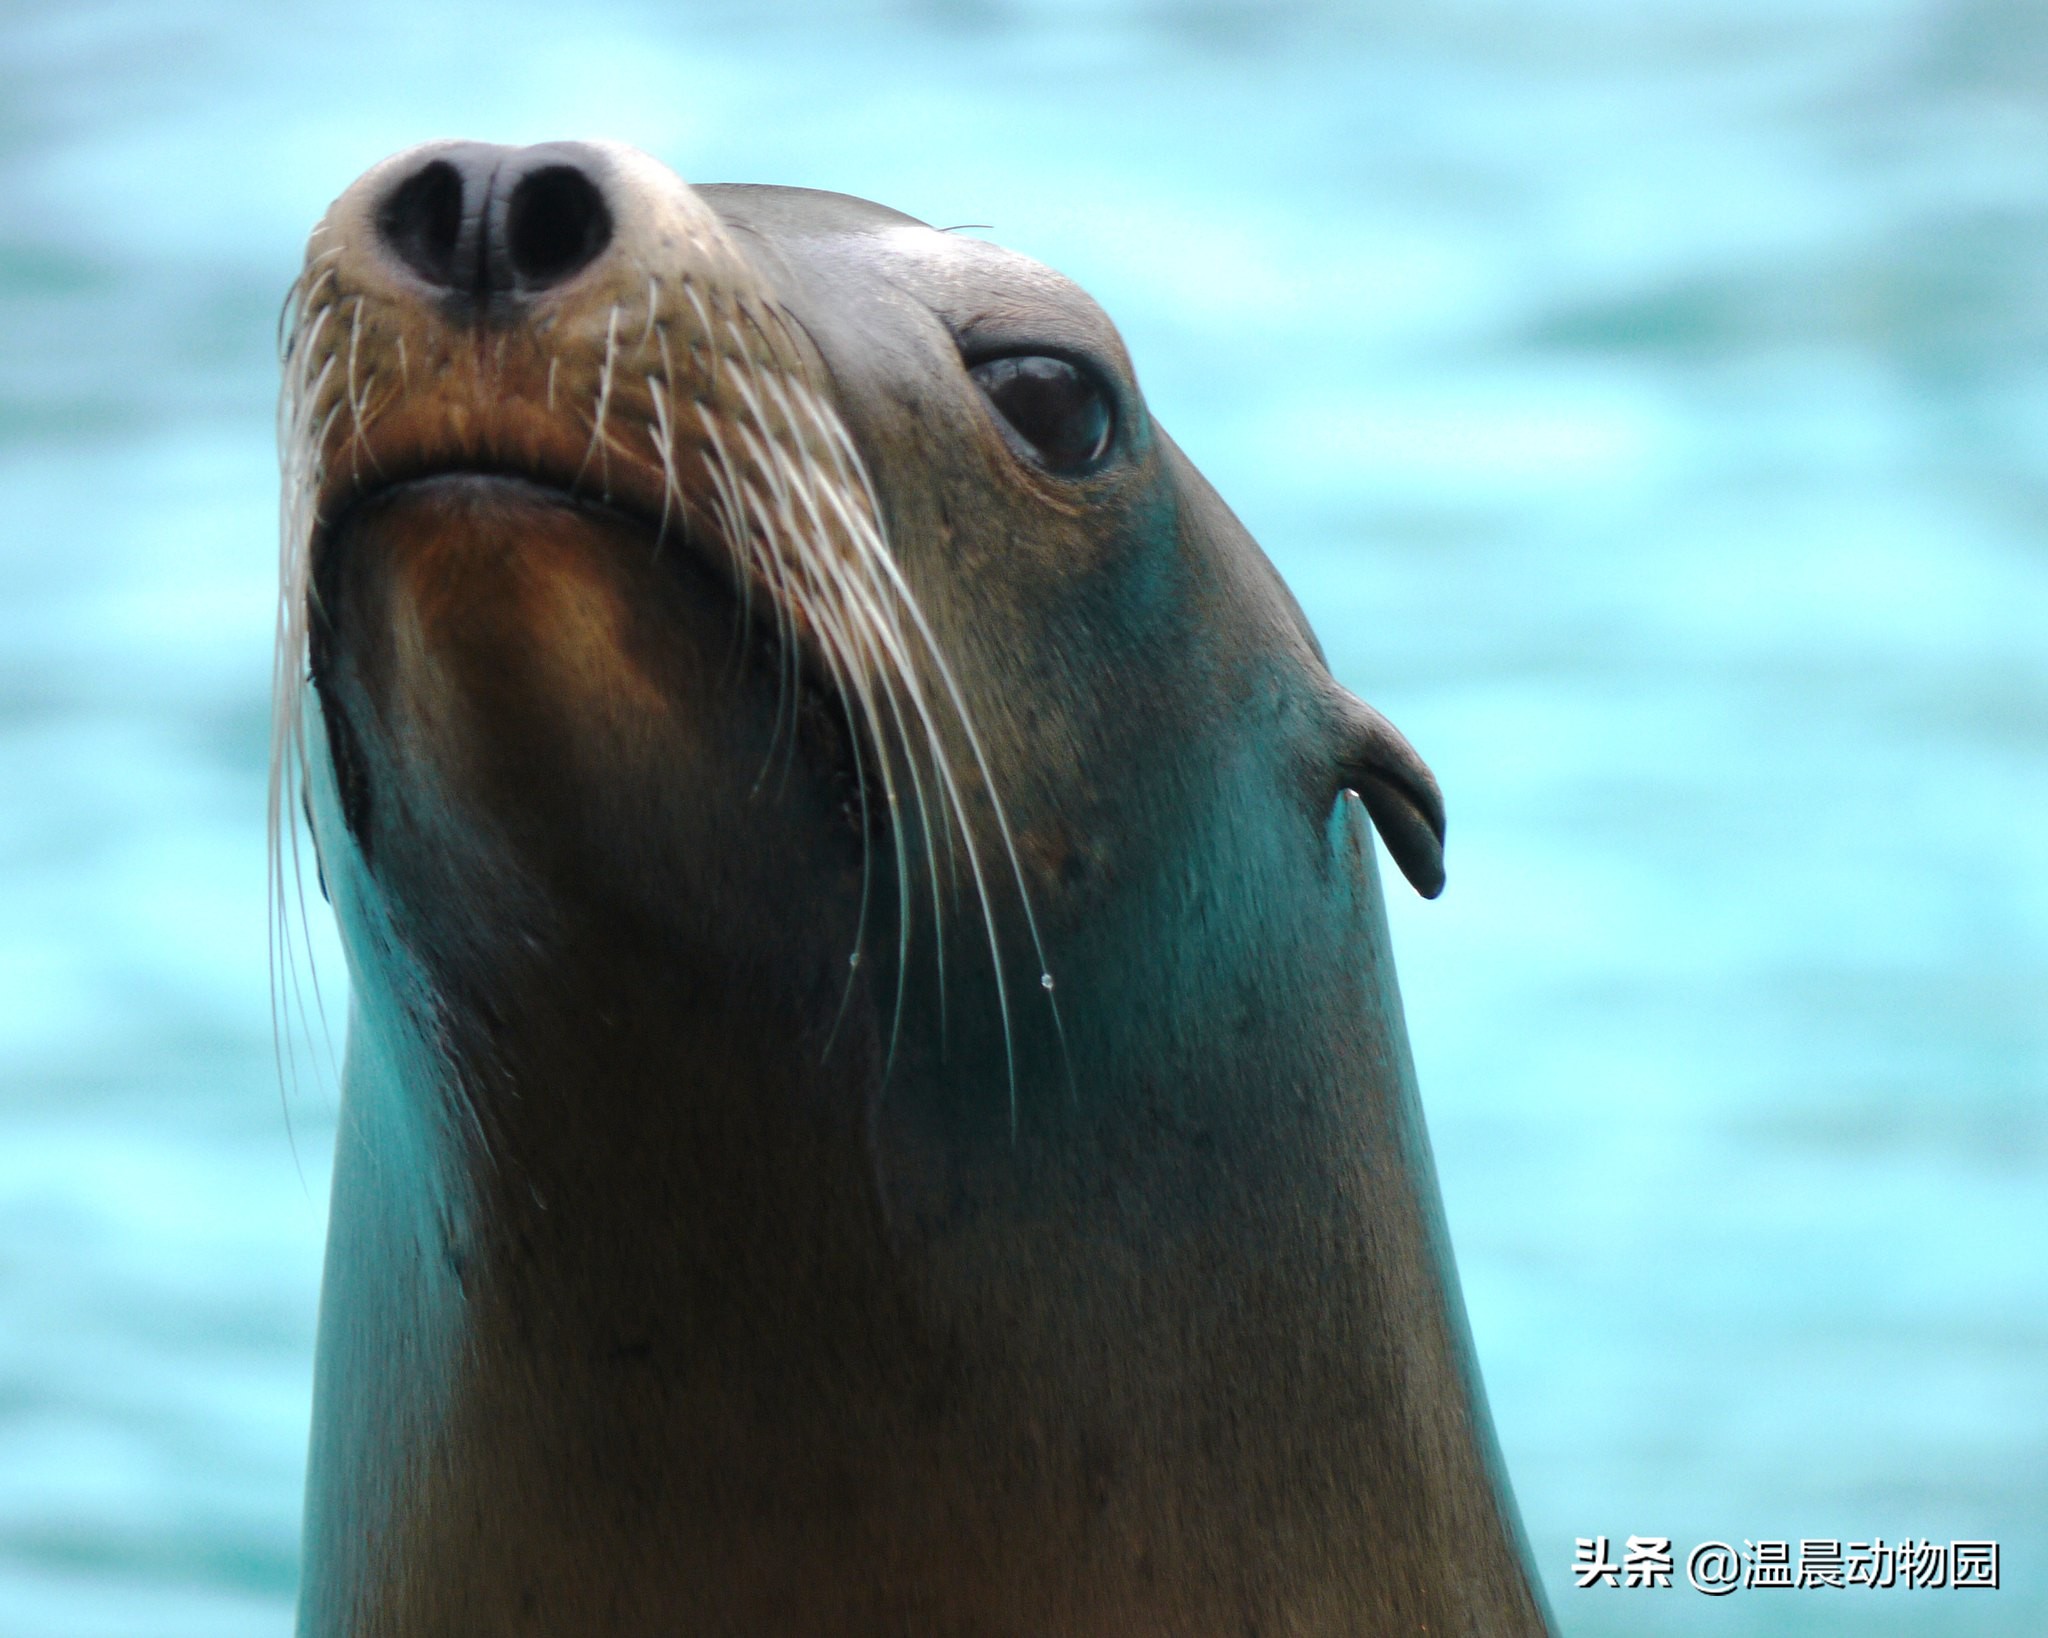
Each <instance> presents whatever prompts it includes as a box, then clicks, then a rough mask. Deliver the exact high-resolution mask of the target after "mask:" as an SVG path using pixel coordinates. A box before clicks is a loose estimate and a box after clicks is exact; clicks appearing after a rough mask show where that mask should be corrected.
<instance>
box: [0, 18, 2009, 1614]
mask: <svg viewBox="0 0 2048 1638" xmlns="http://www.w3.org/2000/svg"><path fill="white" fill-rule="evenodd" d="M1418 11H1419V12H1426V15H1414V14H1413V13H1415V12H1418ZM564 17H565V14H564V13H562V12H561V11H560V10H559V9H558V8H555V7H550V6H542V5H540V4H537V3H534V0H507V3H501V4H498V5H494V6H491V7H489V8H484V7H470V6H461V5H453V4H442V5H432V6H428V5H420V4H399V3H396V0H355V3H353V4H352V5H350V6H349V7H346V8H330V9H329V11H328V12H326V13H325V14H322V15H317V16H308V15H296V14H293V13H291V12H290V11H288V10H287V9H286V8H282V7H278V6H272V5H264V4H259V3H257V0H213V3H210V4H208V3H198V0H194V3H188V4H180V5H176V6H144V5H142V4H140V3H127V4H117V3H101V0H74V3H71V4H69V5H67V6H66V7H64V8H63V9H62V10H61V11H58V10H52V9H48V8H44V7H40V6H35V5H32V4H28V3H26V0H14V3H12V4H7V5H0V518H4V519H5V520H6V523H5V526H4V528H0V770H4V778H0V905H4V906H5V910H4V913H0V980H4V982H0V1123H4V1124H0V1131H4V1133H5V1141H4V1143H0V1638H116V1635H130V1634H132V1635H136V1638H145V1635H146V1638H182V1635H187V1634H190V1635H194V1638H197V1635H201V1634H204V1635H207V1638H223V1635H239V1634H243V1633H248V1634H257V1633H262V1634H281V1633H283V1632H285V1631H287V1630H289V1627H290V1602H291V1596H292V1589H293V1583H294V1578H295V1574H296V1545H295V1542H296V1532H297V1518H296V1512H297V1505H298V1487H299V1483H300V1475H301V1470H302V1464H303V1443H304V1434H305V1428H304V1423H305V1415H306V1403H307V1393H308V1387H309V1375H310V1343H311V1331H312V1323H313V1312H314V1300H315V1287H316V1283H317V1276H318V1259H319V1246H320V1239H321V1233H322V1213H323V1205H322V1202H323V1201H324V1193H325V1175H326V1156H327V1151H328V1148H329V1145H330V1143H331V1137H332V1125H333V1107H332V1091H331V1083H330V1082H329V1081H327V1080H324V1079H323V1078H322V1077H321V1076H320V1075H319V1074H317V1073H314V1072H313V1071H314V1070H315V1069H317V1062H316V1061H315V1059H312V1058H309V1059H307V1060H306V1063H305V1068H306V1070H307V1073H305V1074H303V1075H301V1076H300V1077H299V1078H298V1079H297V1081H296V1082H295V1083H294V1085H293V1086H292V1087H291V1088H290V1089H289V1090H288V1091H287V1093H286V1095H285V1097H284V1099H283V1100H282V1103H281V1100H280V1093H279V1077H278V1074H277V1071H276V1068H275V1065H274V1061H273V1048H272V1039H271V1032H270V1021H269V1020H270V1013H269V1001H268V990H267V978H266V969H265V953H264V933H263V927H264V913H263V885H262V884H263V864H262V849H263V842H262V834H261V830H262V826H261V817H260V815H261V808H262V798H261V790H262V783H263V759H264V755H265V739H264V726H263V714H264V709H265V703H264V694H265V688H266V685H267V666H268V638H269V630H270V618H271V596H272V590H271V584H272V581H271V576H272V560H273V551H274V538H273V537H274V523H273V518H274V508H275V495H274V490H275V478H274V468H273V457H272V449H271V401H272V395H273V384H274V375H275V364H274V359H273V356H272V351H271V345H272V337H273V324H274V320H275V316H276V304H277V302H278V300H279V298H280V297H281V295H282V292H283V289H284V286H285V284H286V282H287V281H288V279H289V278H290V276H291V274H292V272H293V270H294V267H295V264H296V259H297V256H298V253H299V246H300V244H301V243H302V240H303V235H304V233H305V231H306V229H307V228H308V227H309V226H310V224H311V223H312V222H313V220H314V219H315V218H316V216H317V215H318V213H319V212H320V210H321V209H322V208H323V207H324V205H325V203H326V201H327V199H328V198H329V197H330V196H331V195H332V194H333V193H335V192H336V191H338V190H339V189H340V188H341V187H342V186H343V185H344V184H345V183H346V182H347V181H349V180H350V179H351V178H352V177H353V176H355V175H356V174H357V172H358V171H360V170H361V169H362V168H363V167H364V166H366V165H367V164H368V163H370V162H371V161H373V160H374V159H376V158H378V157H380V156H381V155H382V154H383V153H385V152H387V151H389V150H391V149H393V148H396V147H399V146H401V145H403V144H405V143H408V142H412V141H416V140H421V139H424V138H427V137H433V136H443V135H475V136H483V137H489V138H492V139H495V140H502V141H525V140H538V139H542V138H546V137H550V136H565V135H609V136H617V137H621V138H624V139H627V140H630V141H634V142H637V143H639V144H641V145H642V146H645V147H648V148H651V149H653V150H654V151H656V152H658V153H659V154H661V155H662V156H663V157H664V158H666V159H668V160H669V161H670V162H672V163H674V164H675V165H676V166H677V167H678V168H679V169H681V170H682V171H683V172H684V173H685V174H686V175H689V176H693V177H697V178H701V179H705V180H749V181H777V182H789V183H801V184H806V185H810V186H818V187H830V188H840V189H844V190H846V191H849V192H854V193H859V194H863V195H866V196H869V197H873V198H876V199H880V200H882V201H884V202H886V203H889V204H892V205H895V206H897V207H899V208H901V209H904V210H907V211H910V212H912V213H913V214H915V215H918V216H921V217H924V218H925V219H927V220H930V221H934V222H939V223H954V222H984V221H986V222H993V223H994V224H995V226H994V229H993V231H992V233H991V235H990V236H991V237H994V238H997V239H999V240H1001V241H1002V242H1004V243H1007V244H1010V245H1012V246H1014V247H1016V248H1018V249H1021V250H1025V251H1027V252H1029V253H1031V254H1034V255H1037V256H1040V257H1041V258H1043V259H1044V260H1046V261H1049V262H1051V263H1053V264H1054V265H1055V266H1058V267H1061V268H1062V269H1064V270H1065V271H1067V272H1069V273H1071V274H1073V275H1074V276H1075V277H1076V278H1078V279H1079V280H1080V281H1081V282H1082V283H1083V284H1084V285H1086V286H1087V287H1088V288H1089V289H1091V290H1092V291H1093V292H1094V293H1095V294H1096V295H1097V296H1099V297H1100V298H1101V300H1102V301H1103V303H1104V305H1105V306H1106V307H1107V308H1108V309H1109V310H1110V311H1111V312H1112V313H1113V314H1115V315H1116V316H1117V318H1118V319H1119V321H1120V322H1121V323H1122V325H1123V327H1124V330H1125V332H1126V335H1127V337H1128V339H1129V341H1130V343H1131V347H1132V351H1133V354H1134V356H1135V357H1136V360H1137V363H1138V367H1139V370H1140V372H1141V375H1142V377H1143V379H1144V381H1145V383H1146V386H1147V390H1148V392H1149V394H1150V396H1151V398H1152V401H1153V404H1154V407H1155V409H1156V410H1157V412H1158V414H1159V417H1160V419H1161V420H1162V421H1163V422H1165V423H1166V424H1167V425H1168V426H1170V427H1171V428H1172V430H1173V432H1174V434H1175V436H1176V437H1177V438H1178V439H1179V441H1180V442H1181V443H1182V444H1183V445H1184V446H1186V447H1187V449H1188V450H1189V452H1190V453H1191V454H1192V455H1193V457H1194V458H1195V460H1196V461H1197V463H1198V464H1199V465H1201V466H1202V467H1203V469H1204V470H1205V471H1206V472H1207V473H1208V475H1209V476H1210V478H1211V479H1212V480H1213V481H1214V482H1215V483H1216V485H1217V487H1218V488H1219V489H1220V490H1221V491H1222V492H1223V493H1224V494H1225V495H1226V496H1228V497H1229V498H1230V499H1231V501H1232V503H1233V504H1234V505H1235V506H1236V507H1237V508H1238V509H1239V511H1240V512H1241V513H1242V515H1243V516H1244V517H1245V518H1246V520H1247V522H1248V523H1249V524H1250V525H1251V526H1252V528H1253V530H1254V532H1255V533H1256V534H1258V535H1259V537H1260V538H1261V539H1262V540H1263V541H1264V543H1265V544H1266V546H1267V548H1268V549H1269V550H1270V551H1271V552H1272V553H1273V555H1274V556H1275V558H1276V559H1277V560H1278V561H1279V562H1280V564H1281V567H1282V568H1283V570H1284V571H1285V572H1286V573H1287V574H1288V576H1289V578H1290V580H1291V581H1292V582H1293V584H1294V585H1295V587H1296V589H1297V590H1298V591H1299V593H1300V595H1301V597H1302V600H1303V602H1304V604H1305V605H1306V606H1307V608H1308V610H1309V612H1310V615H1311V617H1312V618H1313V619H1314V621H1315V623H1316V626H1317V628H1318V630H1319V631H1320V632H1321V633H1322V635H1323V637H1324V639H1325V642H1326V644H1327V645H1328V647H1329V649H1330V651H1331V655H1332V659H1333V662H1334V663H1335V664H1336V666H1337V668H1338V670H1339V671H1340V672H1341V673H1342V674H1343V675H1344V676H1345V678H1346V680H1347V681H1349V682H1350V683H1351V684H1353V685H1354V686H1355V687H1357V688H1358V689H1359V690H1360V691H1361V692H1363V693H1365V694H1367V695H1368V696H1369V697H1371V698H1372V699H1373V700H1375V702H1377V703H1378V704H1380V705H1381V706H1383V707H1384V708H1385V709H1386V710H1387V711H1388V712H1389V714H1390V715H1392V716H1393V717H1394V718H1395V720H1396V721H1398V722H1400V723H1401V724H1402V725H1403V727H1404V728H1406V729H1407V730H1408V732H1409V734H1410V735H1411V737H1412V738H1413V739H1414V740H1415V741H1416V743H1417V744H1418V745H1419V746H1420V747H1421V748H1422V750H1423V751H1424V753H1425V755H1427V756H1428V757H1429V758H1430V760H1431V762H1432V763H1433V764H1434V766H1435V768H1436V770H1437V772H1438V774H1439V776H1440V777H1441V779H1442V781H1443V784H1444V786H1445V789H1446V792H1447V794H1448V797H1449V802H1450V811H1451V824H1452V831H1451V852H1450V868H1451V887H1450V892H1449V894H1448V896H1447V897H1446V898H1445V899H1444V900H1443V901H1442V902H1441V903H1439V904H1435V905H1422V904H1419V903H1415V902H1413V901H1410V900H1408V899H1406V898H1400V899H1397V900H1396V902H1395V905H1394V914H1395V918H1396V927H1395V937H1396V940H1397V943H1398V944H1399V946H1400V949H1401V952H1402V976H1403V982H1404V988H1405V991H1406V994H1407V997H1408V1004H1409V1011H1410V1022H1411V1029H1412V1033H1413V1035H1414V1038H1415V1047H1416V1054H1417V1058H1418V1061H1419V1064H1420V1068H1421V1073H1422V1082H1423V1088H1424V1094H1425V1099H1426V1102H1427V1104H1428V1107H1429V1110H1430V1114H1431V1120H1432V1125H1433V1130H1434V1134H1435V1139H1436V1145H1437V1149H1438V1155H1439V1160H1440V1164H1441V1166H1442V1169H1443V1174H1444V1181H1445V1187H1446V1194H1447V1197H1448V1204H1449V1210H1450V1215H1451V1220H1452V1225H1453V1230H1454V1233H1455V1236H1456V1239H1457V1241H1458V1245H1459V1250H1460V1256H1461V1263H1462V1269H1463V1275H1464V1280H1465V1287H1466V1291H1467V1295H1468V1298H1469V1300H1470V1303H1471V1308H1472V1315H1473V1323H1474V1329H1475V1332H1476V1334H1477V1337H1478V1341H1479V1346H1480V1351H1481V1354H1482V1357H1483V1361H1484V1365H1485V1368H1486V1372H1487V1376H1488V1380H1489V1384H1490V1387H1491V1391H1492V1397H1493V1402H1494V1408H1495V1414H1496V1417H1497V1420H1498V1422H1499V1424H1500V1427H1501V1431H1502V1435H1503V1440H1504V1443H1505V1446H1506V1449H1507V1452H1508V1458H1509V1465H1510V1467H1511V1469H1512V1470H1513V1472H1514V1475H1515V1480H1516V1484H1517V1488H1518V1491H1519V1493H1520V1496H1521V1499H1522V1503H1523V1508H1524V1512H1525V1514H1526V1517H1527V1521H1528V1524H1529V1527H1530V1532H1531V1536H1532V1539H1533V1542H1534V1544H1535V1548H1536V1551H1537V1554H1538V1557H1539V1559H1540V1560H1541V1566H1542V1569H1543V1571H1544V1573H1545V1575H1546V1577H1548V1578H1549V1580H1550V1582H1551V1585H1552V1590H1553V1598H1554V1599H1555V1601H1556V1603H1557V1605H1558V1610H1559V1614H1560V1616H1561V1618H1562V1620H1563V1624H1564V1627H1565V1629H1566V1631H1568V1632H1570V1633H1573V1634H1579V1635H1586V1638H1593V1635H1602V1634H1617V1635H1618V1634H1623V1633H1638V1632H1641V1631H1643V1630H1656V1631H1661V1632H1674V1633H1676V1632H1700V1633H1709V1632H1711V1633H1714V1634H1738V1633H1763V1632H1769V1633H1773V1634H1816V1635H1817V1634H1849V1633H1855V1634H1891V1633H1896V1634H1909V1633H1911V1634H1921V1633H1928V1632H1934V1631H1939V1632H1942V1633H1947V1634H1973V1635H1990V1634H2014V1635H2017V1634H2021V1633H2026V1634H2034V1633H2038V1632H2041V1631H2043V1630H2048V1574H2044V1571H2043V1569H2042V1562H2043V1550H2044V1548H2048V1477H2044V1475H2048V1302H2044V1299H2048V1232H2044V1225H2048V1103H2044V1099H2043V1095H2042V1094H2043V1090H2044V1083H2048V1007H2044V1006H2043V999H2044V995H2048V824H2044V823H2043V822H2042V818H2041V816H2042V815H2043V814H2044V813H2048V754H2044V753H2048V643H2044V641H2043V639H2044V636H2048V630H2044V628H2048V534H2044V528H2043V524H2042V521H2041V520H2042V518H2043V516H2044V511H2043V500H2044V492H2048V369H2044V366H2048V356H2044V355H2048V276H2044V274H2048V168H2044V166H2043V165H2042V163H2041V156H2042V154H2043V153H2044V152H2048V91H2044V89H2043V87H2044V86H2048V21H2044V19H2043V14H2042V13H2041V12H2040V10H2039V9H2038V8H2036V7H2032V6H2028V5H2023V4H2020V3H2017V0H1959V3H1954V4H1946V5H1942V4H1934V3H1930V0H1777V3H1774V4H1766V3H1763V0H1672V3H1670V4H1666V5H1662V6H1658V7H1655V8H1646V7H1640V6H1625V5H1622V4H1620V3H1619V0H1522V3H1519V4H1509V3H1507V0H1455V3H1450V4H1445V5H1440V6H1436V7H1430V8H1408V7H1400V6H1395V5H1392V4H1390V3H1384V4H1383V3H1375V0H1360V3H1357V4H1338V3H1335V0H1330V3H1313V0H1292V3H1288V4H1278V5H1276V4H1252V3H1250V0H1199V3H1196V0H1186V3H1165V0H1161V3H1140V0H1120V3H1110V0H1043V3H1039V4H1031V5H1025V4H1016V3H1007V0H926V3H922V4H914V3H909V0H904V3H899V4H893V5H879V4H878V5H868V6H854V5H846V6H836V7H835V6H818V5H796V4H789V3H783V4H760V3H756V4H752V5H747V6H744V7H742V6H738V5H729V6H711V5H704V6H695V7H691V6H682V5H675V4H668V5H657V4H652V3H649V4H644V5H642V4H633V3H630V0H594V3H592V4H589V5H586V6H584V7H580V8H578V10H577V12H576V14H575V21H574V22H573V23H571V22H568V21H565V20H564ZM325 971H326V972H327V973H329V974H330V975H333V976H332V979H331V981H332V982H338V981H339V973H340V965H339V962H338V960H337V959H334V958H333V957H332V952H331V951H330V958H329V959H328V960H327V962H326V964H325ZM330 1001H331V998H330ZM330 1010H334V1009H332V1007H330ZM336 1017H337V1021H338V1012H337V1013H336ZM302 1175H303V1179H304V1181H303V1183H302V1181H301V1178H302ZM1907 1531H1911V1532H1912V1533H1915V1534H1918V1535H1923V1536H1929V1537H1935V1538H1937V1539H1943V1540H1946V1539H1950V1538H1955V1537H1983V1536H1991V1537H1997V1538H1999V1539H2001V1540H2002V1541H2003V1542H2004V1544H2005V1580H2006V1588H2005V1590H2003V1591H2001V1592H1999V1593H1996V1594H1970V1593H1958V1592H1947V1593H1914V1594H1903V1593H1896V1592H1894V1593H1890V1594H1842V1595H1836V1594H1825V1593H1821V1594H1814V1593H1806V1594H1776V1595H1773V1594H1767V1593H1755V1594H1749V1595H1746V1596H1745V1595H1741V1594H1738V1595H1737V1596H1734V1597H1731V1598H1728V1599H1725V1600H1710V1599H1703V1598H1700V1597H1698V1596H1697V1595H1695V1594H1693V1593H1691V1592H1689V1591H1684V1590H1680V1591H1676V1592H1669V1593H1656V1594H1641V1593H1634V1594H1611V1593H1609V1594H1603V1593H1600V1592H1592V1593H1576V1592H1573V1591H1572V1590H1570V1581H1571V1578H1570V1575H1569V1574H1568V1566H1569V1564H1570V1561H1571V1556H1572V1545H1571V1544H1572V1538H1573V1536H1575V1535H1592V1534H1607V1535H1610V1536H1613V1537H1616V1538H1619V1537H1622V1536H1626V1535H1628V1534H1630V1533H1644V1534H1660V1535H1662V1534H1668V1535H1671V1536H1673V1537H1675V1538H1678V1539H1679V1540H1680V1541H1681V1543H1684V1542H1687V1541H1694V1540H1700V1539H1704V1538H1707V1537H1718V1538H1722V1539H1740V1538H1741V1537H1744V1536H1748V1537H1751V1538H1756V1537H1787V1538H1793V1539H1795V1540H1796V1539H1797V1538H1799V1537H1801V1536H1818V1537H1842V1538H1862V1537H1868V1536H1871V1535H1884V1536H1886V1537H1887V1539H1895V1538H1896V1537H1897V1536H1898V1535H1899V1534H1901V1533H1903V1532H1907Z"/></svg>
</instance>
